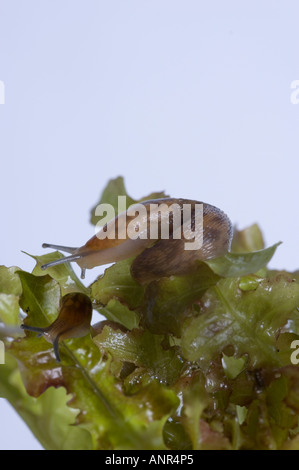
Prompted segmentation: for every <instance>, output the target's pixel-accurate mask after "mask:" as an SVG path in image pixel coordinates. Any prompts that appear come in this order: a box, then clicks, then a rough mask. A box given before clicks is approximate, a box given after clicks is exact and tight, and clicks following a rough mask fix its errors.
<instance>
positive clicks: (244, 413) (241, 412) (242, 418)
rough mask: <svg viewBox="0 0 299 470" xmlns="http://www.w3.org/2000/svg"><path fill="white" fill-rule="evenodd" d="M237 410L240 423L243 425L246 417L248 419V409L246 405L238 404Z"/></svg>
mask: <svg viewBox="0 0 299 470" xmlns="http://www.w3.org/2000/svg"><path fill="white" fill-rule="evenodd" d="M236 412H237V418H238V423H239V424H240V426H241V425H242V424H243V423H244V421H245V419H246V416H247V413H248V410H247V408H246V406H239V405H237V406H236Z"/></svg>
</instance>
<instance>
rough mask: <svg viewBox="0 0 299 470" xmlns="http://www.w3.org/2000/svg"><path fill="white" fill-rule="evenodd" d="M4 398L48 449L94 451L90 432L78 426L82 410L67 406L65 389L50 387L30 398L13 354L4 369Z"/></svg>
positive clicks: (0, 376)
mask: <svg viewBox="0 0 299 470" xmlns="http://www.w3.org/2000/svg"><path fill="white" fill-rule="evenodd" d="M0 396H1V397H3V398H6V399H7V400H8V401H9V402H10V403H11V405H12V406H13V407H14V408H15V410H16V411H17V413H18V414H19V415H20V416H21V418H23V420H24V421H25V422H26V423H27V424H28V426H29V427H30V429H31V431H32V432H33V434H34V435H35V437H36V438H37V439H38V440H39V442H40V443H41V445H42V446H43V447H44V448H45V449H49V450H89V449H91V448H92V441H91V436H90V433H89V432H88V430H86V429H84V428H82V427H80V426H74V425H75V422H76V415H77V414H78V411H75V410H71V409H70V408H69V407H68V406H67V403H68V402H69V400H70V399H71V396H70V395H67V394H66V391H65V389H64V388H59V389H55V388H54V387H50V388H48V389H47V390H46V391H45V393H44V394H43V395H41V396H40V397H38V398H33V397H31V396H29V395H28V394H27V392H26V390H25V388H24V385H23V383H22V379H21V376H20V372H19V370H18V368H17V365H16V363H15V361H14V359H13V358H12V357H11V356H10V355H9V354H7V355H6V364H5V365H2V366H1V367H0Z"/></svg>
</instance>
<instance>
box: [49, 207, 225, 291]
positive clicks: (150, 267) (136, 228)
mask: <svg viewBox="0 0 299 470" xmlns="http://www.w3.org/2000/svg"><path fill="white" fill-rule="evenodd" d="M157 206H158V208H161V211H159V210H157ZM162 208H163V210H162ZM171 208H173V211H171ZM198 208H201V219H202V220H200V211H199V212H198ZM187 209H189V212H188V211H187ZM136 212H138V214H139V215H138V216H137V217H136ZM186 214H187V215H186ZM198 214H199V215H198ZM199 222H202V223H201V224H200V223H199ZM166 229H168V236H165V233H164V232H165V230H166ZM232 233H233V230H232V224H231V221H230V219H229V218H228V216H227V215H226V214H225V213H224V212H222V211H221V210H220V209H218V208H217V207H214V206H212V205H210V204H206V203H203V202H199V201H194V200H190V199H175V198H164V199H153V200H148V201H143V202H142V203H140V204H135V205H134V206H131V208H130V209H128V210H127V211H126V212H123V213H121V214H119V215H118V216H117V217H115V218H114V219H112V220H110V221H109V222H108V223H107V224H106V225H105V226H104V227H102V228H101V229H100V230H99V232H98V233H97V234H96V235H94V236H93V237H92V238H91V239H90V240H88V241H87V242H86V244H85V245H83V246H81V247H79V248H72V247H68V246H60V245H53V244H48V243H44V244H43V247H44V248H53V249H58V250H61V251H65V252H67V253H70V256H66V257H64V258H61V259H58V260H56V261H52V262H50V263H47V264H45V265H43V266H42V267H41V268H42V269H43V270H45V269H47V268H49V267H52V266H56V265H59V264H61V263H66V262H73V261H75V262H76V263H77V264H78V265H79V266H80V267H81V270H82V273H81V278H82V279H83V278H84V275H85V270H86V269H91V268H94V267H96V266H101V265H105V264H108V263H113V262H116V261H120V260H123V259H127V258H131V257H135V259H134V261H133V263H132V265H131V274H132V276H133V277H134V278H135V279H136V280H137V281H138V282H140V283H141V284H145V283H148V282H151V281H153V280H156V279H159V278H161V277H169V276H171V275H183V274H186V273H188V272H190V270H191V269H193V268H194V267H195V265H196V260H206V259H210V258H216V257H218V256H221V255H223V254H224V253H226V252H227V251H229V249H230V246H231V240H232ZM166 235H167V234H166ZM192 237H193V238H194V239H197V241H200V239H201V243H197V246H195V247H194V244H193V246H191V245H192V242H191V241H190V240H192ZM195 245H196V244H195Z"/></svg>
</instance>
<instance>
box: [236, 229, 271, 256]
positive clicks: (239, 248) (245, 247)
mask: <svg viewBox="0 0 299 470" xmlns="http://www.w3.org/2000/svg"><path fill="white" fill-rule="evenodd" d="M263 248H265V244H264V239H263V235H262V232H261V230H260V228H259V226H258V225H257V224H253V225H251V226H250V227H247V228H245V229H243V230H236V229H235V230H234V236H233V240H232V247H231V249H232V252H233V253H247V252H252V251H258V250H262V249H263Z"/></svg>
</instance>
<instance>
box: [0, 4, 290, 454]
mask: <svg viewBox="0 0 299 470" xmlns="http://www.w3.org/2000/svg"><path fill="white" fill-rule="evenodd" d="M298 18H299V3H298V1H296V0H294V1H288V0H284V1H282V0H281V1H275V0H259V1H257V0H250V1H248V0H246V1H240V0H235V1H232V0H226V1H222V0H218V1H216V0H214V1H211V0H209V1H207V0H206V1H200V0H197V1H195V0H180V1H178V0H147V1H145V0H136V1H132V0H105V1H102V0H97V1H95V0H84V1H83V0H80V1H78V0H51V1H50V0H26V1H23V0H0V80H3V81H4V83H5V92H6V96H5V98H6V102H5V105H0V155H1V187H0V191H1V199H0V200H1V232H0V237H1V247H2V248H1V264H5V265H8V266H10V265H18V266H20V267H22V268H24V269H32V268H33V264H34V263H33V261H32V260H31V259H30V258H28V257H26V255H24V254H22V253H21V250H25V251H27V252H29V253H33V254H40V253H42V252H43V251H42V249H41V244H42V242H45V241H46V242H54V243H55V242H56V243H62V244H69V245H74V246H77V245H81V244H82V243H84V242H85V241H86V240H87V239H88V238H90V236H92V235H93V228H92V226H91V225H89V209H90V207H91V206H92V205H93V204H94V203H95V202H96V200H97V199H98V196H99V194H100V192H101V190H102V189H103V187H104V186H105V184H106V182H107V180H108V179H109V178H111V177H115V176H118V175H124V176H125V178H126V185H127V188H128V191H129V193H130V194H131V195H132V196H133V197H139V196H143V195H146V194H148V193H150V192H151V191H153V190H161V189H165V190H166V191H167V192H169V193H170V194H171V195H172V196H179V197H186V198H193V199H198V200H203V201H205V202H209V203H211V204H214V205H216V206H219V207H220V208H222V209H223V210H225V211H226V212H227V213H228V214H229V215H230V217H231V219H232V221H233V223H234V224H236V225H237V226H238V227H239V228H244V227H245V226H248V225H250V224H251V223H253V222H258V223H260V225H261V227H262V229H263V232H264V235H265V240H266V243H267V245H270V244H272V243H275V242H276V241H279V240H282V241H283V242H284V243H283V245H282V246H281V247H280V248H279V250H278V252H277V254H276V255H275V258H274V259H273V261H272V263H271V266H273V267H277V268H287V269H289V270H294V269H296V268H298V267H299V256H298V249H297V244H298V229H299V219H298V210H297V204H298V192H299V190H298V170H299V165H298V144H299V133H298V130H299V105H293V104H291V102H290V95H291V88H290V86H291V82H292V81H293V80H296V79H299V50H298V44H299V28H298ZM101 269H102V268H99V269H95V270H93V271H92V272H89V273H88V276H87V280H86V282H87V283H88V282H89V281H91V280H92V279H93V278H94V277H95V276H96V275H97V274H98V273H100V272H101ZM0 367H1V366H0ZM0 414H1V416H0V419H1V426H0V448H1V449H8V448H17V449H20V448H25V449H37V448H39V447H40V446H39V444H38V443H37V442H36V441H35V439H34V438H33V437H32V436H31V434H30V431H28V430H27V428H26V427H25V426H24V425H23V423H22V422H21V421H20V420H19V418H18V417H17V416H16V415H15V413H14V412H13V410H11V409H10V407H8V405H7V404H6V403H5V402H4V401H3V400H1V399H0ZM2 423H5V427H4V426H3V425H2ZM16 436H17V438H16Z"/></svg>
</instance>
